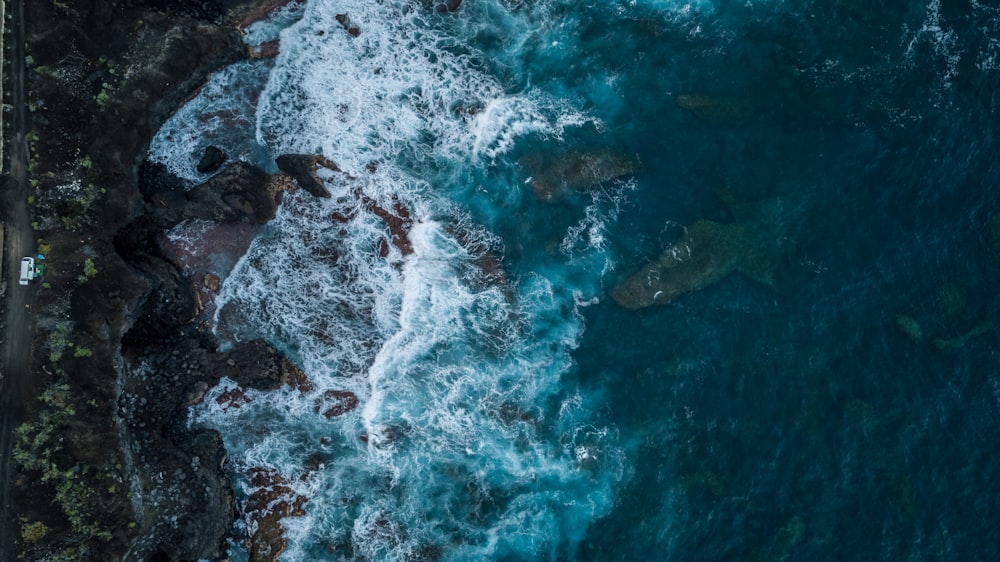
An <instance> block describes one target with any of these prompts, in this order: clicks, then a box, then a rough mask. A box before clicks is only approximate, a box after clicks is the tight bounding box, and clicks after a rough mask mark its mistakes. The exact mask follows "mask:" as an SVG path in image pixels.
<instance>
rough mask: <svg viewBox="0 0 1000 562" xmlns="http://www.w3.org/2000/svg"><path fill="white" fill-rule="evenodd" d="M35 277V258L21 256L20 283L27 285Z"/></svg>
mask: <svg viewBox="0 0 1000 562" xmlns="http://www.w3.org/2000/svg"><path fill="white" fill-rule="evenodd" d="M34 278H35V258H21V279H20V283H21V284H22V285H27V284H28V283H29V282H30V281H31V280H32V279H34Z"/></svg>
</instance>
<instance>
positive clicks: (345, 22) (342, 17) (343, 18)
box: [336, 14, 361, 37]
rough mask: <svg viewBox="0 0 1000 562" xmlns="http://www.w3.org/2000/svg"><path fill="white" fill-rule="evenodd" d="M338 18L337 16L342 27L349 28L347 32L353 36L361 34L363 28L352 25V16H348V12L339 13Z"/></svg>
mask: <svg viewBox="0 0 1000 562" xmlns="http://www.w3.org/2000/svg"><path fill="white" fill-rule="evenodd" d="M336 18H337V23H339V24H340V26H341V27H343V28H344V29H345V30H347V33H348V34H349V35H350V36H351V37H357V36H359V35H361V30H360V29H358V28H357V27H355V26H353V25H351V20H350V18H348V17H347V14H337V15H336Z"/></svg>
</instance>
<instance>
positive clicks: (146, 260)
mask: <svg viewBox="0 0 1000 562" xmlns="http://www.w3.org/2000/svg"><path fill="white" fill-rule="evenodd" d="M132 265H133V266H134V267H137V268H138V269H140V270H141V271H143V272H144V273H146V276H147V279H148V280H149V284H150V287H151V289H150V290H149V291H148V292H147V294H146V298H145V300H144V302H142V304H141V307H140V308H139V312H138V314H137V315H136V320H135V322H134V324H133V325H132V328H131V329H130V330H129V331H128V333H127V334H125V338H126V340H133V341H144V340H150V339H152V340H157V339H163V338H169V337H171V336H173V335H174V333H175V332H176V331H177V329H178V328H179V327H180V326H182V325H183V324H186V323H188V322H190V321H191V320H192V319H193V318H194V317H195V315H196V314H198V306H197V296H196V294H195V292H194V287H193V286H192V285H191V283H190V282H189V281H188V280H186V279H184V277H183V276H182V275H181V274H180V272H179V271H177V269H176V268H175V267H174V266H173V265H171V264H170V263H168V262H167V261H165V260H163V259H161V258H158V257H155V256H144V257H142V258H140V259H137V260H135V261H133V262H132Z"/></svg>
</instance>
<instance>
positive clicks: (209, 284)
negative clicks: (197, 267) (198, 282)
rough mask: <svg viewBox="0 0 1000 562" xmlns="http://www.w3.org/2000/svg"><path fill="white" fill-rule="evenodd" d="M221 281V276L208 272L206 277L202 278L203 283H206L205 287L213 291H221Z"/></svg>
mask: <svg viewBox="0 0 1000 562" xmlns="http://www.w3.org/2000/svg"><path fill="white" fill-rule="evenodd" d="M220 283H221V280H220V279H219V276H218V275H213V274H211V273H206V274H205V277H204V278H203V279H202V284H203V285H205V288H206V289H208V290H209V291H212V292H213V293H218V292H219V284H220Z"/></svg>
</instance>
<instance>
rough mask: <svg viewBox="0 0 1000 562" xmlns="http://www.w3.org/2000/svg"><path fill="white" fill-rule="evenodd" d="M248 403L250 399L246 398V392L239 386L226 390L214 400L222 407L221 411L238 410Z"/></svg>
mask: <svg viewBox="0 0 1000 562" xmlns="http://www.w3.org/2000/svg"><path fill="white" fill-rule="evenodd" d="M250 402H251V399H250V398H249V397H248V396H247V393H246V390H244V389H243V388H242V387H239V386H234V387H233V388H229V389H226V390H225V391H223V393H222V394H220V395H219V396H218V397H217V398H216V399H215V403H216V404H218V405H220V406H222V409H223V411H226V410H231V409H233V408H240V407H242V406H246V405H247V404H249V403H250Z"/></svg>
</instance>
